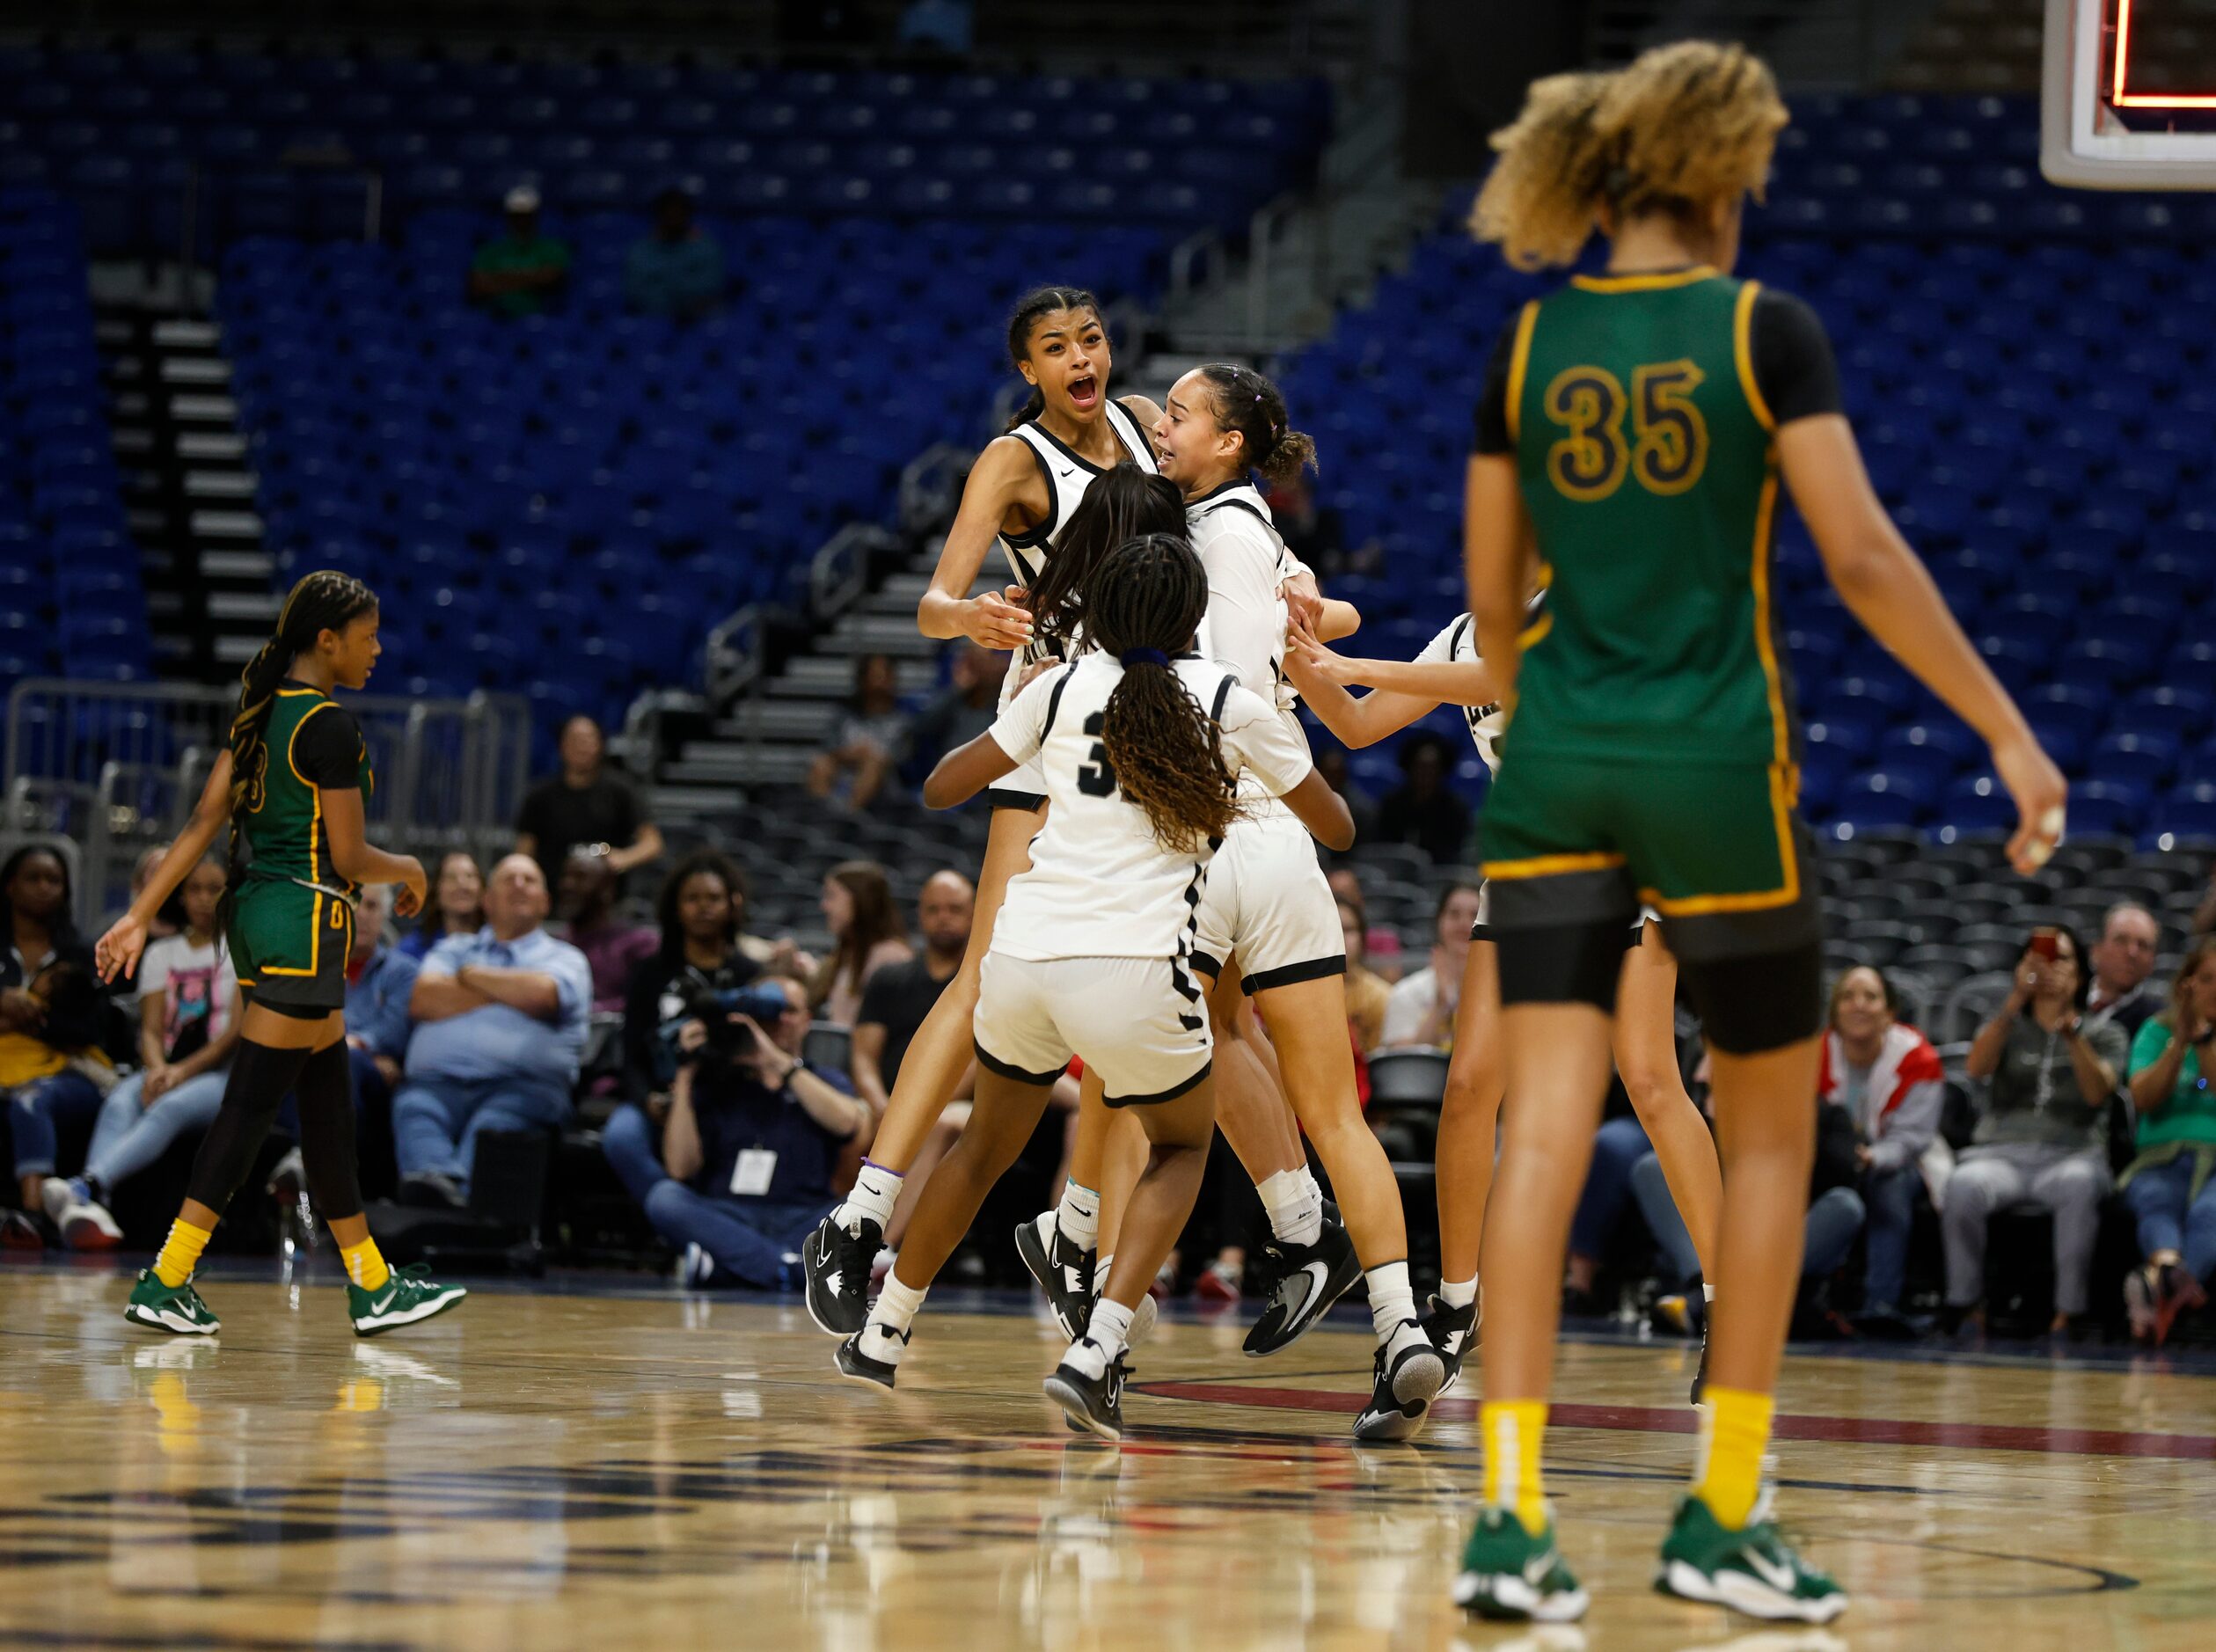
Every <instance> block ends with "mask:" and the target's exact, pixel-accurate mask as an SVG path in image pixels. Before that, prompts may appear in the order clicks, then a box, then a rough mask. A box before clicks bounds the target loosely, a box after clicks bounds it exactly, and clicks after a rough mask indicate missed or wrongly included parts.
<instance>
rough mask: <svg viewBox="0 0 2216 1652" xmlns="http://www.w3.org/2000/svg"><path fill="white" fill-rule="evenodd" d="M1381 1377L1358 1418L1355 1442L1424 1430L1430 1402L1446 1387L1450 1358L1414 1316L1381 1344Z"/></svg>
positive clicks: (1378, 1370) (1377, 1363)
mask: <svg viewBox="0 0 2216 1652" xmlns="http://www.w3.org/2000/svg"><path fill="white" fill-rule="evenodd" d="M1372 1369H1373V1370H1374V1371H1376V1373H1377V1381H1376V1384H1375V1385H1374V1386H1372V1387H1371V1390H1370V1403H1369V1404H1368V1405H1366V1406H1364V1407H1362V1414H1361V1415H1360V1416H1358V1417H1357V1418H1355V1420H1354V1437H1355V1438H1356V1439H1357V1440H1413V1439H1414V1438H1415V1436H1417V1435H1418V1434H1420V1433H1422V1431H1423V1423H1424V1420H1425V1419H1426V1418H1427V1417H1429V1416H1430V1414H1431V1402H1432V1401H1433V1400H1437V1398H1438V1397H1439V1390H1440V1389H1441V1388H1443V1387H1444V1386H1445V1385H1446V1362H1445V1360H1444V1359H1443V1358H1442V1357H1441V1356H1440V1354H1439V1350H1438V1349H1436V1348H1434V1347H1433V1346H1432V1345H1431V1339H1430V1337H1428V1336H1426V1335H1424V1334H1423V1327H1422V1325H1420V1324H1419V1323H1417V1322H1416V1321H1415V1320H1414V1319H1408V1320H1406V1321H1404V1322H1403V1323H1402V1324H1401V1327H1400V1328H1399V1329H1397V1330H1396V1331H1394V1332H1393V1334H1392V1335H1391V1336H1389V1337H1387V1338H1386V1340H1385V1341H1382V1342H1380V1343H1379V1344H1378V1356H1377V1359H1376V1361H1375V1363H1374V1364H1373V1366H1372Z"/></svg>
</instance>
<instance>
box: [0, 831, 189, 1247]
mask: <svg viewBox="0 0 2216 1652" xmlns="http://www.w3.org/2000/svg"><path fill="white" fill-rule="evenodd" d="M75 906H76V901H75V896H74V894H73V892H72V891H71V889H70V888H69V864H68V863H67V862H66V861H64V860H63V859H62V857H61V855H60V854H59V853H58V852H55V850H53V849H51V848H49V847H48V846H47V845H46V844H25V845H24V846H23V847H22V848H20V849H18V850H17V851H16V852H14V853H13V854H11V855H10V856H9V857H8V859H7V861H6V863H5V864H4V865H0V937H4V938H5V939H6V940H7V941H8V943H9V944H8V945H7V946H6V947H4V948H0V1117H4V1118H5V1120H6V1123H7V1130H8V1134H9V1136H10V1137H11V1142H12V1145H13V1148H14V1153H15V1175H16V1186H17V1188H18V1190H19V1191H20V1193H21V1195H22V1198H23V1208H24V1210H26V1212H33V1213H36V1212H40V1211H42V1210H44V1208H45V1202H46V1201H45V1187H46V1180H47V1178H48V1176H51V1175H53V1174H55V1173H56V1171H57V1170H59V1169H60V1164H59V1159H60V1157H61V1138H62V1134H63V1133H64V1132H74V1131H77V1130H80V1129H87V1128H89V1127H90V1126H91V1122H92V1119H93V1116H94V1115H96V1114H97V1113H98V1112H99V1108H100V1093H101V1091H102V1090H103V1089H105V1088H106V1085H107V1084H108V1083H109V1082H110V1081H111V1080H112V1078H113V1068H112V1065H111V1064H110V1063H109V1061H108V1058H107V1055H106V1050H105V1049H103V1046H104V1045H105V1044H106V1042H107V1038H108V1034H109V1031H110V1014H111V1007H112V1006H111V1005H110V1004H109V1001H108V998H107V995H106V993H105V992H104V991H102V990H101V989H100V983H99V977H98V976H97V975H96V974H95V973H94V971H93V968H92V949H91V947H89V946H87V945H86V944H85V942H84V939H82V938H81V937H80V936H79V935H78V934H77V923H76V920H75V919H74V918H73V917H71V916H70V914H71V913H72V912H73V911H74V910H75ZM148 950H150V951H151V950H152V949H151V948H149V949H148ZM140 968H141V969H144V968H145V965H144V964H143V962H142V963H141V965H140ZM26 1219H27V1220H28V1222H29V1224H30V1225H29V1227H28V1228H27V1229H26V1228H25V1227H24V1226H23V1225H22V1224H20V1223H18V1224H14V1226H15V1232H14V1237H13V1238H12V1239H11V1240H10V1242H11V1243H15V1242H20V1243H24V1244H28V1245H33V1246H35V1245H36V1244H38V1243H42V1242H43V1241H44V1239H45V1235H44V1233H43V1232H42V1231H41V1230H40V1226H39V1224H38V1217H37V1216H36V1215H35V1214H34V1215H33V1216H31V1217H27V1218H26Z"/></svg>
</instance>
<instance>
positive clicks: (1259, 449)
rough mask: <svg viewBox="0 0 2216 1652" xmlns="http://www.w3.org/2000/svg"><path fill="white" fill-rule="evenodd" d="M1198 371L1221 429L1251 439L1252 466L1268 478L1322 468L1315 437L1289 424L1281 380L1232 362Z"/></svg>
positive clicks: (1285, 477) (1290, 476) (1212, 364)
mask: <svg viewBox="0 0 2216 1652" xmlns="http://www.w3.org/2000/svg"><path fill="white" fill-rule="evenodd" d="M1194 370H1195V371H1196V372H1197V373H1198V374H1199V375H1200V376H1201V377H1202V378H1203V379H1204V380H1205V381H1207V384H1208V389H1209V393H1210V395H1211V396H1212V397H1213V398H1215V404H1216V424H1217V428H1218V429H1223V430H1230V431H1235V432H1237V434H1238V435H1239V439H1240V442H1244V443H1245V444H1246V451H1245V454H1244V455H1243V457H1245V459H1246V462H1247V469H1248V470H1253V471H1261V472H1262V478H1263V479H1264V480H1266V481H1270V482H1290V481H1291V480H1292V479H1293V478H1294V477H1296V476H1298V475H1299V474H1300V472H1301V471H1312V470H1314V469H1315V468H1316V444H1315V442H1314V440H1313V438H1312V437H1310V436H1308V435H1306V434H1305V433H1304V432H1302V431H1298V430H1294V429H1291V428H1289V416H1288V414H1287V413H1286V411H1285V398H1284V394H1283V392H1281V391H1279V390H1278V388H1277V387H1276V385H1275V384H1271V383H1270V382H1269V380H1268V379H1267V378H1265V377H1263V376H1262V375H1261V374H1260V373H1257V372H1255V371H1254V369H1253V368H1251V367H1240V366H1237V365H1236V364H1234V363H1232V362H1209V363H1208V364H1207V365H1206V366H1204V367H1200V368H1196V369H1194Z"/></svg>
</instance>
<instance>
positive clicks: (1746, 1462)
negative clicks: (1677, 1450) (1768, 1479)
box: [1693, 1385, 1777, 1531]
mask: <svg viewBox="0 0 2216 1652" xmlns="http://www.w3.org/2000/svg"><path fill="white" fill-rule="evenodd" d="M1704 1398H1705V1400H1706V1401H1707V1405H1708V1415H1707V1416H1706V1417H1705V1418H1703V1419H1702V1422H1701V1429H1700V1436H1701V1438H1700V1473H1698V1474H1696V1475H1695V1476H1694V1478H1693V1495H1694V1496H1696V1497H1698V1498H1699V1499H1700V1501H1701V1502H1704V1503H1706V1504H1708V1512H1709V1513H1710V1514H1712V1515H1714V1516H1715V1517H1716V1523H1717V1524H1719V1525H1722V1526H1723V1527H1724V1528H1725V1529H1727V1530H1729V1531H1737V1530H1739V1529H1740V1528H1741V1527H1742V1526H1744V1525H1745V1524H1746V1523H1747V1517H1749V1516H1750V1515H1752V1513H1753V1512H1754V1500H1755V1496H1756V1495H1757V1494H1758V1493H1759V1491H1760V1489H1761V1486H1762V1453H1763V1452H1764V1451H1767V1450H1768V1449H1769V1445H1770V1416H1771V1414H1772V1413H1773V1412H1774V1411H1775V1410H1776V1409H1777V1401H1776V1400H1774V1399H1773V1398H1771V1397H1770V1396H1769V1395H1768V1394H1751V1393H1746V1392H1745V1391H1744V1390H1742V1389H1737V1388H1718V1387H1715V1386H1714V1385H1711V1386H1710V1387H1709V1388H1708V1393H1706V1395H1705V1396H1704Z"/></svg>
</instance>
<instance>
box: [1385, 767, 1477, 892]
mask: <svg viewBox="0 0 2216 1652" xmlns="http://www.w3.org/2000/svg"><path fill="white" fill-rule="evenodd" d="M1401 770H1402V771H1403V772H1404V773H1406V774H1407V776H1408V778H1407V779H1406V780H1404V781H1402V782H1401V786H1400V787H1399V789H1398V790H1396V791H1393V792H1390V793H1386V799H1385V801H1384V802H1382V803H1380V804H1379V805H1378V831H1377V836H1378V840H1379V842H1381V843H1388V844H1415V846H1416V847H1417V848H1418V849H1421V850H1422V852H1424V853H1425V854H1427V855H1429V856H1430V857H1431V859H1433V860H1435V861H1437V863H1438V864H1439V865H1441V866H1459V865H1460V864H1461V863H1462V858H1463V851H1464V849H1465V848H1466V846H1467V844H1468V843H1469V840H1470V806H1469V805H1468V804H1466V803H1465V802H1464V801H1462V800H1461V799H1460V798H1459V797H1457V796H1455V795H1454V793H1452V791H1450V790H1448V788H1447V784H1446V781H1447V777H1448V776H1449V775H1451V774H1452V773H1453V772H1454V748H1453V747H1452V745H1451V744H1449V743H1448V742H1447V741H1446V740H1445V738H1444V736H1442V735H1434V734H1421V735H1415V736H1413V737H1412V738H1410V739H1408V741H1406V742H1403V743H1402V744H1401Z"/></svg>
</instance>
